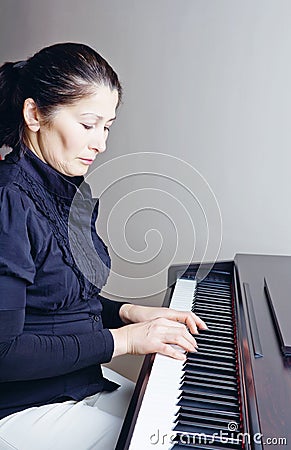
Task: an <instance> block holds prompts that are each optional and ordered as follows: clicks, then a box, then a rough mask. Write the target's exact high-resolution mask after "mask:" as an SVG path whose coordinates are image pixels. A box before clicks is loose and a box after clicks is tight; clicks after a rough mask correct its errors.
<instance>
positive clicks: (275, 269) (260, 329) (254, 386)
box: [116, 254, 291, 450]
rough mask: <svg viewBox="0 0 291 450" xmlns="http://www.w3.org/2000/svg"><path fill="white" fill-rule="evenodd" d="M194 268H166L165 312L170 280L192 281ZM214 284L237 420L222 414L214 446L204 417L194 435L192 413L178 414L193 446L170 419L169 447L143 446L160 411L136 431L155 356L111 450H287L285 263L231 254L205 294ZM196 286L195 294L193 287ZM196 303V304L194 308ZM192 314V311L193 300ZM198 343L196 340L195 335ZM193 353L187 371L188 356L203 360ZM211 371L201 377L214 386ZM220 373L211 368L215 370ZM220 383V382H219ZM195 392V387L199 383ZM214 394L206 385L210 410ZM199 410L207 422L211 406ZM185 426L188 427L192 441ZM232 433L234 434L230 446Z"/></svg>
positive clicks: (289, 303)
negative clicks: (231, 353) (223, 313)
mask: <svg viewBox="0 0 291 450" xmlns="http://www.w3.org/2000/svg"><path fill="white" fill-rule="evenodd" d="M198 268H199V264H191V265H190V266H185V265H177V266H172V267H170V269H169V283H168V286H170V287H169V288H168V290H167V293H166V296H165V302H164V306H169V305H171V298H172V296H173V293H175V286H176V280H177V279H179V278H182V279H184V280H191V279H193V280H195V276H196V274H197V270H198ZM203 269H204V270H205V273H207V271H208V269H209V264H204V265H202V271H203ZM200 270H201V267H200V269H199V273H200V274H201V272H200ZM215 280H216V281H215ZM217 280H218V284H219V281H222V282H223V283H224V282H226V283H227V284H229V287H230V291H231V304H232V322H233V338H234V348H235V360H234V364H235V372H236V375H235V376H236V385H237V386H236V389H237V402H238V411H239V420H236V421H235V422H233V423H232V419H231V417H232V416H231V415H230V416H229V422H228V425H227V430H226V431H225V429H224V431H225V433H222V436H223V438H222V439H221V436H220V438H219V437H217V436H216V437H215V439H214V438H211V433H212V434H216V432H217V431H219V430H218V428H219V422H218V425H217V426H216V427H215V426H213V429H212V418H211V419H209V420H210V423H209V424H207V423H205V421H204V424H203V421H202V428H199V427H200V425H199V426H198V428H197V426H196V425H197V423H196V422H195V421H196V420H198V422H199V423H200V419H199V418H198V419H195V418H196V417H198V416H197V411H196V409H195V408H194V409H193V411H194V413H193V417H192V418H191V417H190V418H189V419H188V417H187V414H186V419H185V417H184V420H186V422H184V423H186V425H185V426H186V428H185V430H186V431H187V432H188V436H189V435H190V436H192V435H193V436H194V435H195V433H197V432H198V431H199V433H198V434H199V435H198V434H197V435H196V438H195V440H194V437H193V436H192V437H193V440H191V439H189V438H188V440H187V439H186V438H184V439H183V433H182V432H181V431H180V432H179V430H178V431H177V430H176V431H175V427H176V425H177V424H175V423H174V417H173V423H171V424H169V430H168V431H169V435H170V434H171V442H170V443H169V442H167V441H164V442H160V441H159V445H158V443H157V441H155V442H154V441H153V440H151V441H150V438H152V437H153V433H156V427H155V423H156V422H158V417H159V415H160V414H162V411H163V405H161V411H157V409H156V406H155V407H153V410H152V425H151V426H150V425H149V424H148V423H143V424H142V426H141V424H139V416H140V415H141V413H140V411H141V410H142V406H143V400H144V397H145V394H146V391H147V386H148V384H150V383H149V380H150V377H151V372H152V367H153V365H154V363H155V358H156V357H155V355H147V356H146V357H145V360H144V363H143V366H142V369H141V372H140V376H139V379H138V381H137V384H136V389H135V392H134V395H133V398H132V401H131V404H130V406H129V409H128V412H127V415H126V418H125V421H124V424H123V428H122V430H121V433H120V436H119V440H118V443H117V447H116V449H117V450H125V449H130V450H146V449H150V448H153V449H158V448H163V449H165V450H166V449H173V450H182V449H185V450H186V449H187V448H195V449H203V450H204V449H205V450H208V449H209V450H211V449H216V450H219V449H222V448H227V449H246V450H263V449H264V450H266V449H270V448H275V447H276V448H286V449H291V323H290V322H291V257H290V256H273V255H248V254H238V255H236V257H235V260H234V261H228V262H216V263H215V264H214V265H213V267H212V269H211V270H210V272H209V274H208V275H207V277H206V278H205V280H204V281H205V282H206V283H207V282H209V283H210V286H211V287H212V286H213V283H214V284H215V283H216V282H217ZM202 283H203V282H202ZM197 286H198V288H199V286H200V282H198V284H197ZM201 286H202V284H201ZM195 295H196V294H195ZM198 297H199V295H198ZM196 304H198V305H199V303H196ZM200 305H201V300H200ZM193 309H194V312H195V299H194V307H193ZM199 315H200V316H201V317H202V318H203V314H201V313H200V314H199ZM206 322H207V318H206ZM201 334H203V333H201ZM201 339H203V336H202V337H201ZM198 345H199V341H198ZM199 347H200V345H199ZM202 347H203V346H202ZM204 347H205V346H204ZM218 348H219V347H218ZM199 352H200V350H198V352H197V354H195V355H194V358H192V359H191V357H192V356H191V355H188V357H189V360H191V361H192V363H193V364H194V366H192V367H195V357H196V355H197V357H198V358H203V357H204V356H203V355H202V356H199ZM202 353H203V351H202ZM158 356H160V355H158ZM164 358H165V357H164ZM222 361H223V360H222ZM192 363H191V364H192ZM186 364H187V361H186ZM215 364H216V363H215ZM215 364H214V365H213V369H212V368H211V369H210V370H209V371H208V372H209V373H207V374H206V375H205V377H208V378H209V377H211V376H212V374H213V377H214V379H217V378H216V375H215ZM218 364H219V359H218ZM221 364H222V363H221ZM220 369H221V368H220V367H218V371H219V370H220ZM219 373H220V374H222V375H219V376H220V377H222V379H223V374H224V372H223V371H221V372H219ZM225 373H227V372H225ZM184 376H185V374H184V372H183V371H181V373H177V374H176V377H177V383H178V382H179V385H181V382H180V381H179V380H180V379H181V378H182V377H184ZM202 378H203V376H202ZM227 378H228V377H227V376H225V379H227ZM200 380H201V377H200ZM218 380H219V378H218ZM202 381H203V380H202ZM163 383H164V382H163ZM200 384H201V383H200ZM206 384H207V383H206ZM201 386H203V383H202V384H201ZM161 388H162V386H161ZM181 389H182V388H181ZM195 389H197V388H196V387H195V386H194V397H195V392H196V391H195ZM199 389H200V388H199ZM215 389H216V387H215V383H214V390H213V392H212V393H211V395H213V398H214V403H215V401H216V399H217V398H218V397H220V394H221V390H220V389H219V386H218V390H217V392H216V390H215ZM199 392H200V391H199ZM205 395H206V396H207V395H209V392H208V389H206V394H205ZM171 401H172V402H173V404H174V405H176V404H177V401H178V400H177V398H173V399H172V400H171ZM222 403H223V402H222ZM206 404H207V402H206ZM207 405H208V404H207ZM198 406H199V408H198V410H199V411H200V412H201V411H202V412H203V411H204V410H203V408H204V406H203V403H202V407H201V405H200V404H199V405H198ZM176 408H177V411H178V412H179V408H181V407H179V406H177V407H176ZM206 408H208V409H210V414H212V416H211V415H210V417H213V416H215V414H216V413H215V411H216V409H215V408H214V407H212V406H211V402H210V406H209V405H208V406H206ZM218 409H219V408H218ZM190 410H191V407H190ZM190 412H191V411H190ZM203 414H204V412H203ZM223 414H226V418H227V408H226V412H223ZM141 417H142V416H141ZM141 420H142V419H141ZM188 420H189V421H190V422H189V423H190V424H191V423H192V424H193V426H194V428H193V433H192V434H191V426H190V428H189V423H188ZM182 422H183V420H182ZM137 424H139V427H140V428H144V436H143V438H142V439H141V438H139V439H138V440H137V439H135V440H134V434H135V433H136V431H135V430H136V428H137ZM203 427H205V433H203V439H202V437H201V430H202V431H203V429H204V428H203ZM232 427H234V428H236V429H234V428H232ZM150 428H151V429H150ZM182 429H183V428H182ZM189 430H190V431H189ZM163 431H165V430H163ZM233 431H236V432H237V434H235V436H236V437H235V439H234V434H233ZM185 433H186V432H185ZM186 434H187V433H186ZM217 434H218V433H217ZM205 435H206V438H205ZM181 436H182V439H181ZM207 436H208V438H207ZM159 439H160V438H159Z"/></svg>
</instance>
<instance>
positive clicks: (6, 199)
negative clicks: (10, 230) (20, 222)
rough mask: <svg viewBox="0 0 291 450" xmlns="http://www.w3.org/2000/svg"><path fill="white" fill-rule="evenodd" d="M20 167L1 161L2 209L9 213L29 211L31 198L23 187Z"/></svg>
mask: <svg viewBox="0 0 291 450" xmlns="http://www.w3.org/2000/svg"><path fill="white" fill-rule="evenodd" d="M23 181H24V180H22V177H21V173H20V169H19V167H18V166H17V164H12V163H5V161H0V210H1V213H2V214H3V212H5V211H6V212H7V214H9V215H13V216H15V215H17V214H19V213H20V211H23V212H25V211H27V209H29V208H30V207H31V206H32V204H31V200H30V199H29V198H28V196H27V195H25V193H24V192H23V190H22V189H21V186H22V185H23Z"/></svg>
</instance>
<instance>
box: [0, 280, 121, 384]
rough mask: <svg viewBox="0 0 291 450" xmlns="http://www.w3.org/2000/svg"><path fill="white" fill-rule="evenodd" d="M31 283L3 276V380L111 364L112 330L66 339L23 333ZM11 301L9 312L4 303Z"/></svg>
mask: <svg viewBox="0 0 291 450" xmlns="http://www.w3.org/2000/svg"><path fill="white" fill-rule="evenodd" d="M26 287H27V284H26V282H25V281H24V280H21V279H20V278H16V277H13V278H12V277H9V276H1V277H0V299H1V300H0V381H1V382H3V381H17V380H31V379H39V378H48V377H53V376H58V375H62V374H65V373H68V372H73V371H75V370H78V369H81V368H83V367H86V366H90V365H92V364H97V363H103V362H108V361H110V359H111V357H112V353H113V347H114V344H113V338H112V335H111V333H110V331H109V330H107V329H102V330H100V331H96V332H92V333H86V334H80V335H78V334H72V335H65V336H63V335H62V336H53V335H50V336H49V335H40V334H30V333H23V327H24V320H25V308H24V307H16V304H17V303H18V304H19V305H21V304H24V303H25V295H26ZM7 299H9V303H10V305H14V307H13V308H12V307H10V308H9V309H7V308H4V307H5V305H3V303H5V302H7Z"/></svg>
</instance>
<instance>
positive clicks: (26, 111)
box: [23, 98, 40, 133]
mask: <svg viewBox="0 0 291 450" xmlns="http://www.w3.org/2000/svg"><path fill="white" fill-rule="evenodd" d="M23 117H24V121H25V123H26V125H27V127H28V128H29V129H30V131H33V132H34V133H36V132H37V131H38V130H39V128H40V121H39V112H38V109H37V106H36V103H35V101H34V100H33V98H27V99H25V101H24V104H23Z"/></svg>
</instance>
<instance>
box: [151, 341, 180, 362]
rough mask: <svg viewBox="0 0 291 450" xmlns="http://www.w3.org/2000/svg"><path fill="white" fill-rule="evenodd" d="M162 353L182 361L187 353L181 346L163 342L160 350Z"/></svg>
mask: <svg viewBox="0 0 291 450" xmlns="http://www.w3.org/2000/svg"><path fill="white" fill-rule="evenodd" d="M157 352H158V353H161V354H162V355H166V356H170V357H171V358H174V359H179V360H181V361H185V360H186V355H185V353H184V352H183V351H182V350H181V348H179V347H175V346H172V345H170V344H161V345H160V347H159V349H158V351H157Z"/></svg>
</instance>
